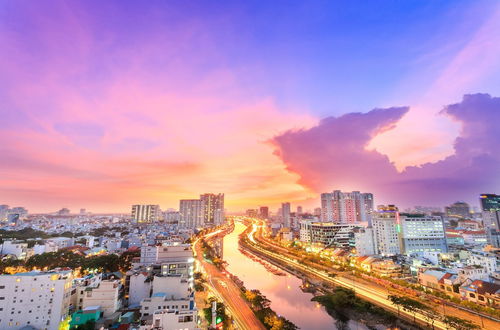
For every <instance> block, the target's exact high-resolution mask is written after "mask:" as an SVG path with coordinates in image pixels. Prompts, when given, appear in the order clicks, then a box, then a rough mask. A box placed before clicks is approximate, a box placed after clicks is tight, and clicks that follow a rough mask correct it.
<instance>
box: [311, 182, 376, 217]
mask: <svg viewBox="0 0 500 330" xmlns="http://www.w3.org/2000/svg"><path fill="white" fill-rule="evenodd" d="M372 212H373V194H371V193H360V192H359V191H353V192H341V191H340V190H335V191H333V192H332V193H323V194H321V221H323V222H337V223H357V222H370V221H371V214H372Z"/></svg>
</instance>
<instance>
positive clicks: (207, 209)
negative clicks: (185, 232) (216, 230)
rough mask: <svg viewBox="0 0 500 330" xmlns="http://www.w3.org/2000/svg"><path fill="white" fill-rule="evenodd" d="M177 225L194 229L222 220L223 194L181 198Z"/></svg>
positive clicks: (220, 222)
mask: <svg viewBox="0 0 500 330" xmlns="http://www.w3.org/2000/svg"><path fill="white" fill-rule="evenodd" d="M179 212H180V218H179V227H180V228H189V229H195V228H200V227H212V226H218V225H221V224H222V223H223V222H224V218H225V215H224V194H202V195H200V199H182V200H181V201H180V205H179Z"/></svg>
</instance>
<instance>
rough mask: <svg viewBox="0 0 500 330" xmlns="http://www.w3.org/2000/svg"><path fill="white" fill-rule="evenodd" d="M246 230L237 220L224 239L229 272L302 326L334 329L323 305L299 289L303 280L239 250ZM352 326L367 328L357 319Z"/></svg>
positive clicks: (276, 309) (303, 327) (274, 308)
mask: <svg viewBox="0 0 500 330" xmlns="http://www.w3.org/2000/svg"><path fill="white" fill-rule="evenodd" d="M245 229H246V226H244V225H243V224H241V223H238V222H237V223H236V229H235V232H234V233H232V234H231V235H228V236H226V237H225V238H224V260H226V261H227V262H228V265H227V269H228V271H229V272H231V273H232V274H235V275H237V276H238V277H239V278H240V279H241V280H242V281H244V285H245V287H246V288H247V289H249V290H254V289H258V290H259V291H260V292H261V293H262V294H263V295H264V296H265V297H266V298H267V299H269V300H270V307H271V308H272V309H273V310H274V311H275V312H276V313H277V314H278V315H281V316H284V317H286V318H287V319H289V320H290V321H291V322H293V323H294V324H295V325H297V326H298V327H299V328H301V329H307V330H325V329H335V320H334V319H333V318H332V317H331V316H330V315H329V314H328V313H327V311H326V310H325V309H324V308H323V307H321V305H319V304H318V303H316V302H313V301H311V298H312V297H313V295H312V294H310V293H307V292H303V291H302V290H301V289H300V286H301V285H302V280H301V279H299V278H297V277H294V276H292V275H290V274H289V273H286V274H285V275H284V276H283V275H281V276H280V275H275V274H273V273H272V272H269V271H268V269H266V267H265V266H264V265H263V264H262V263H261V262H258V261H256V260H252V259H251V258H248V257H247V256H245V255H243V254H242V253H241V252H240V251H239V250H238V241H239V238H238V235H239V234H240V233H241V232H243V231H244V230H245ZM273 267H274V268H275V266H273ZM268 268H269V267H268ZM350 325H351V328H352V329H356V328H358V329H359V330H367V328H366V327H364V326H363V325H360V324H356V323H354V322H351V323H350Z"/></svg>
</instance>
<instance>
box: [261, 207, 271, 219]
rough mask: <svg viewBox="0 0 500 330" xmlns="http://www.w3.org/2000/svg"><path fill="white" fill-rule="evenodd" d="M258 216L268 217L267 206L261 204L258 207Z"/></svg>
mask: <svg viewBox="0 0 500 330" xmlns="http://www.w3.org/2000/svg"><path fill="white" fill-rule="evenodd" d="M259 218H261V219H269V207H267V206H261V207H260V208H259Z"/></svg>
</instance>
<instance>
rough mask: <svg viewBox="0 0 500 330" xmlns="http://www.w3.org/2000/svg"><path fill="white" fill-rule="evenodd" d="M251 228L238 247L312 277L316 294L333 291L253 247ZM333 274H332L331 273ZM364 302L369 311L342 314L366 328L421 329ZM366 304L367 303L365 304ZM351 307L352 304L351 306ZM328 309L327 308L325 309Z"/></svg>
mask: <svg viewBox="0 0 500 330" xmlns="http://www.w3.org/2000/svg"><path fill="white" fill-rule="evenodd" d="M250 230H251V228H250V227H248V228H247V229H246V230H245V231H244V232H243V233H242V234H240V240H239V243H240V247H241V248H243V249H245V250H246V251H248V252H249V253H252V254H255V255H257V256H258V257H260V258H263V259H265V260H266V261H268V262H269V263H271V264H273V265H275V266H277V267H280V268H281V269H283V270H285V271H287V272H290V273H291V274H294V275H295V276H297V277H299V278H304V279H307V278H309V279H314V281H315V282H317V283H318V285H316V288H315V289H316V292H315V294H316V295H325V294H326V295H327V294H330V293H332V292H333V290H334V288H335V287H337V286H335V285H332V284H331V283H330V282H325V281H324V280H323V279H321V278H319V277H317V276H315V274H313V273H311V272H310V271H306V270H302V269H299V268H298V267H293V266H291V265H290V264H288V263H284V262H282V261H281V260H279V259H277V258H272V257H271V256H269V255H268V254H266V253H263V252H262V251H259V250H258V249H256V248H254V247H253V245H252V244H251V243H250V242H249V241H247V234H248V233H249V232H250ZM332 276H334V274H332ZM365 302H366V304H370V305H372V306H373V307H376V308H373V309H371V311H370V312H369V313H359V312H356V310H355V309H354V308H351V309H350V310H348V309H345V310H344V313H343V316H344V317H347V318H348V319H350V320H353V321H356V322H359V323H361V324H364V325H366V327H367V328H383V329H385V328H389V327H394V326H397V327H403V328H405V329H421V327H420V326H416V325H412V322H411V321H412V320H410V319H408V320H407V319H402V318H398V317H397V314H395V313H393V312H391V311H387V310H385V309H383V308H381V307H378V306H375V305H374V304H373V303H376V301H367V300H365ZM366 306H368V305H366ZM351 307H353V306H351ZM327 311H328V310H327ZM328 312H329V314H330V315H331V316H332V317H334V318H335V319H337V316H338V315H337V316H336V313H332V310H330V311H328ZM337 314H338V313H337ZM343 316H340V318H341V320H340V322H339V323H343V321H342V317H343Z"/></svg>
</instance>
